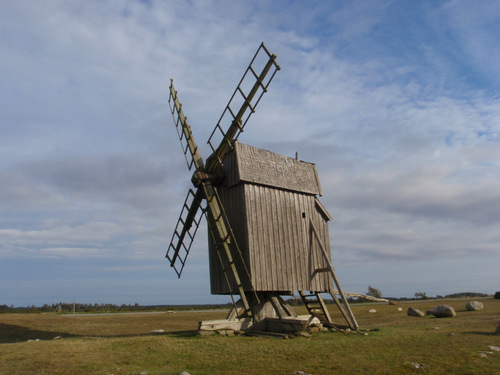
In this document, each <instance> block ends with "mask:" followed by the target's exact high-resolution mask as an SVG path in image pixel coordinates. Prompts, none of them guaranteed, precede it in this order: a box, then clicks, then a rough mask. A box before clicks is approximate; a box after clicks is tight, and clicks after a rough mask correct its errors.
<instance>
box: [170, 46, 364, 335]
mask: <svg viewBox="0 0 500 375" xmlns="http://www.w3.org/2000/svg"><path fill="white" fill-rule="evenodd" d="M279 69H280V67H279V65H278V64H277V62H276V55H274V54H271V53H270V52H269V51H268V50H267V48H266V47H265V46H264V44H263V43H262V44H261V45H260V47H259V48H258V50H257V52H256V53H255V56H254V57H253V59H252V61H251V62H250V64H249V66H248V67H247V69H246V71H245V73H244V74H243V77H242V79H241V80H240V83H239V84H238V86H237V87H236V90H235V91H234V93H233V95H232V97H231V99H230V101H229V103H228V105H227V106H226V108H225V110H224V112H223V113H222V116H221V117H220V119H219V121H218V123H217V125H216V126H215V128H214V130H213V132H212V134H211V136H210V138H209V140H208V144H209V145H210V148H211V150H212V154H211V155H210V157H209V158H208V159H206V161H204V159H203V158H202V156H201V154H200V150H199V148H198V146H197V144H196V142H195V140H194V137H193V134H192V131H191V127H190V126H189V125H188V123H187V121H186V116H185V115H184V113H183V111H182V105H181V103H180V102H179V99H178V96H177V92H176V91H175V89H174V87H173V83H171V85H170V97H169V104H170V109H171V112H172V115H173V118H174V123H175V126H176V128H177V132H178V135H179V138H180V140H181V144H182V148H183V152H184V155H185V157H186V161H187V164H188V167H189V169H190V170H192V169H193V168H194V174H193V176H192V179H191V181H192V183H193V185H194V187H195V190H192V189H190V190H189V192H188V195H187V197H186V200H185V202H184V205H183V209H182V211H181V215H180V217H179V220H178V222H177V226H176V228H175V230H174V234H173V236H172V241H171V243H170V246H169V248H168V251H167V254H166V258H167V259H168V260H169V261H170V265H171V266H172V267H173V268H174V269H175V271H176V273H177V275H178V277H180V276H181V273H182V270H183V268H184V265H185V262H186V258H187V256H188V254H189V251H190V249H191V245H192V243H193V239H194V237H195V235H196V232H197V230H198V227H199V225H200V221H201V219H202V217H203V216H206V218H207V223H208V225H207V227H208V233H209V236H208V237H209V246H208V248H209V262H210V280H211V292H212V294H225V295H231V298H232V300H233V305H234V308H233V309H232V311H231V313H230V314H229V316H228V321H231V322H234V324H236V325H238V324H239V328H241V329H246V328H249V327H252V326H253V327H254V328H255V327H259V329H265V328H266V327H268V325H269V324H270V322H274V323H278V324H279V323H284V322H285V323H286V322H294V319H295V320H296V314H295V312H294V311H293V309H292V308H291V307H290V306H289V305H288V304H287V302H286V301H285V299H283V298H282V297H281V296H287V295H288V296H290V295H293V293H294V292H295V291H297V292H298V293H299V295H300V296H301V298H302V299H303V301H304V304H305V305H306V307H307V309H308V310H309V312H310V313H311V314H313V315H316V316H318V317H319V318H320V319H321V320H322V321H323V322H324V323H325V324H332V320H331V317H330V314H329V312H328V309H327V308H326V306H325V303H324V300H323V298H322V296H321V293H329V294H330V295H331V296H332V297H333V299H334V301H335V302H336V304H337V306H338V307H339V309H340V311H341V312H342V314H343V316H344V318H345V320H346V322H347V323H348V325H349V326H350V327H351V328H352V329H357V328H358V326H357V323H356V320H355V318H354V316H353V314H352V311H351V309H350V307H349V304H348V302H347V299H346V298H345V295H344V294H343V292H342V289H341V287H340V284H339V282H338V280H337V278H336V276H335V272H334V269H333V267H332V264H331V259H330V246H329V244H330V239H329V235H328V221H329V220H330V219H331V217H330V215H329V214H328V212H327V211H326V210H325V208H324V207H323V205H322V204H321V203H320V201H319V200H318V198H317V196H318V195H321V187H320V183H319V179H318V175H317V171H316V166H315V165H314V164H311V163H306V162H303V161H300V160H297V159H296V158H289V157H285V156H282V155H278V154H275V153H272V152H270V151H266V150H262V149H258V148H255V147H252V146H248V145H244V144H241V143H239V142H237V139H238V136H239V135H240V134H241V132H242V131H243V128H244V127H245V125H246V124H247V122H248V119H249V118H250V116H251V115H252V113H253V112H254V111H255V108H256V107H257V104H258V103H259V102H260V100H261V98H262V96H263V95H264V93H265V92H267V88H268V86H269V84H270V82H271V81H272V79H273V77H274V76H275V74H276V72H277V71H278V70H279ZM238 297H239V300H236V299H237V298H238ZM339 297H340V299H341V300H342V303H341V301H340V300H339ZM285 326H286V325H285ZM281 327H283V325H281Z"/></svg>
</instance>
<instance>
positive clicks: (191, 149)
mask: <svg viewBox="0 0 500 375" xmlns="http://www.w3.org/2000/svg"><path fill="white" fill-rule="evenodd" d="M168 104H169V106H170V112H171V113H172V117H173V119H174V124H175V128H176V129H177V135H178V136H179V139H180V141H181V146H182V152H184V157H185V158H186V162H187V165H188V168H189V170H191V168H192V167H193V165H194V166H195V168H196V169H200V168H203V167H204V163H203V159H202V157H201V154H200V151H199V149H198V145H197V144H196V142H195V140H194V137H193V133H192V132H191V127H190V126H189V124H188V123H187V117H186V116H184V113H183V112H182V104H181V102H179V99H178V97H177V91H175V89H174V80H173V79H171V80H170V95H169V97H168Z"/></svg>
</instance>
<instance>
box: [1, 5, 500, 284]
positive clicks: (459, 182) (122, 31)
mask: <svg viewBox="0 0 500 375" xmlns="http://www.w3.org/2000/svg"><path fill="white" fill-rule="evenodd" d="M497 13H498V5H496V4H495V3H494V2H487V3H485V5H484V6H478V5H476V4H472V3H471V4H465V3H462V2H455V1H449V2H446V3H444V4H440V5H438V6H436V5H434V4H432V3H427V2H424V3H414V4H411V5H410V4H406V3H405V4H401V3H397V2H384V3H383V4H380V3H377V4H376V5H375V4H374V3H372V2H370V1H366V2H357V3H356V4H351V3H348V2H346V3H332V2H317V3H315V4H305V3H303V2H296V1H292V2H288V3H286V4H285V5H283V4H277V3H269V2H265V1H257V2H252V3H242V2H233V1H223V2H206V1H203V2H202V1H190V2H179V3H176V2H174V3H171V4H170V3H169V4H166V3H162V2H140V1H130V2H127V3H126V4H122V3H119V2H104V3H103V2H99V1H86V2H78V3H68V2H64V1H56V0H54V1H44V2H36V1H34V2H30V1H18V2H4V3H2V4H0V14H2V17H1V21H0V54H1V55H2V57H3V58H2V59H1V61H0V95H1V97H2V100H1V101H0V131H1V132H2V137H1V138H0V210H2V211H1V214H2V215H1V219H0V239H1V242H2V244H1V245H0V254H2V255H1V256H2V257H3V259H17V258H16V257H21V258H24V259H26V257H27V256H32V255H33V254H36V256H37V257H45V258H47V257H48V259H51V260H54V259H55V260H57V259H75V258H77V259H78V260H82V259H88V260H96V264H97V265H93V266H89V267H97V266H98V264H101V263H99V262H103V261H107V260H109V259H115V258H114V257H116V258H120V259H121V260H123V262H124V263H119V264H118V265H117V266H116V267H118V268H117V270H118V269H120V268H123V269H130V268H134V265H135V264H137V263H134V262H139V261H140V260H144V261H147V262H151V263H147V264H142V265H141V267H146V268H148V267H151V265H152V264H153V262H156V261H158V262H163V259H162V257H163V255H164V252H165V250H166V247H167V245H168V242H169V241H170V236H171V233H170V231H171V230H172V229H173V227H174V225H175V223H176V220H177V215H178V214H179V211H180V208H181V204H182V201H183V199H184V196H185V194H186V190H187V189H188V188H189V187H190V182H189V179H190V177H191V176H190V174H189V172H188V171H187V169H186V168H185V165H184V161H183V157H182V153H181V150H180V147H179V144H178V143H179V142H178V139H177V135H176V133H175V130H174V127H173V124H172V120H171V116H170V114H169V113H168V109H167V108H168V104H167V99H168V85H169V82H170V81H169V79H170V78H171V77H172V78H174V79H175V81H174V82H175V87H176V89H177V90H178V91H179V96H180V100H181V102H182V103H183V105H184V107H183V108H184V111H185V114H186V115H187V116H188V121H189V122H190V124H191V125H192V128H193V132H194V135H195V138H196V140H197V141H198V143H199V146H200V148H201V149H202V154H203V155H204V156H205V157H207V156H208V151H207V150H208V148H207V146H206V144H205V141H206V139H207V138H208V135H209V134H210V132H211V131H212V129H213V126H214V125H215V122H216V121H217V119H218V118H219V116H220V114H221V111H222V110H223V108H224V106H225V105H226V103H227V101H228V99H229V97H230V95H231V93H232V91H233V90H234V87H235V86H236V84H237V82H238V80H239V78H240V77H241V74H242V73H243V71H244V68H245V67H246V66H247V64H248V62H249V59H250V58H251V57H252V56H253V53H254V51H255V49H256V48H257V47H258V45H259V44H260V42H261V41H265V42H266V45H267V46H268V47H269V48H270V50H271V51H272V52H276V53H277V54H278V63H279V64H280V65H281V67H282V70H281V71H280V72H278V74H277V76H276V78H275V81H274V82H273V83H272V84H271V87H270V91H269V93H267V94H266V95H265V97H264V98H263V100H262V103H261V104H259V108H258V109H257V112H256V113H255V114H254V115H253V117H252V118H251V120H250V122H249V124H248V126H247V127H246V128H245V132H244V133H243V134H242V136H241V138H240V141H241V142H243V143H249V144H252V145H254V146H257V147H265V148H267V149H270V150H272V151H275V152H280V153H283V154H286V155H289V156H293V155H294V154H295V151H298V152H299V156H300V158H301V159H303V160H306V161H311V162H314V163H316V164H317V165H318V169H319V172H320V179H321V182H322V185H323V190H324V197H322V201H323V202H324V203H325V205H326V206H327V209H329V210H330V211H333V212H332V214H333V216H334V217H335V220H334V223H333V227H332V231H333V233H334V235H333V240H332V245H333V251H334V254H337V255H339V257H338V259H339V261H340V262H341V264H347V266H348V267H361V268H362V267H364V266H365V264H366V263H365V262H370V264H375V263H377V262H376V261H377V259H379V260H383V261H384V262H393V261H395V262H404V261H405V260H407V261H408V262H410V261H415V260H421V259H422V258H433V259H438V258H439V259H446V258H447V257H455V258H456V257H458V258H461V259H467V258H472V257H477V256H481V257H490V256H494V254H497V253H498V251H499V249H498V248H497V245H496V244H497V243H498V235H497V234H496V231H495V228H496V227H497V226H498V223H499V221H500V218H499V216H498V212H500V207H499V206H498V205H499V203H498V202H500V199H499V198H500V197H499V193H498V191H500V189H499V187H500V186H499V185H500V180H499V173H498V172H499V167H500V166H499V161H498V160H499V159H500V158H499V157H500V155H499V153H500V151H499V149H500V148H499V147H498V142H499V140H500V136H499V134H500V126H499V124H500V121H499V120H500V110H499V108H500V105H499V104H500V103H499V100H498V97H497V95H496V92H498V88H497V87H498V76H499V75H498V74H497V70H498V68H497V67H498V66H500V65H499V64H495V62H496V61H497V60H498V46H497V45H498V43H496V38H497V37H496V33H495V32H494V31H496V26H497V23H498V20H497V18H496V17H495V15H496V14H497ZM198 235H199V238H198V239H197V241H199V242H198V243H197V244H196V246H195V249H196V250H194V252H193V254H191V255H190V261H189V262H190V263H189V265H191V266H192V268H191V269H192V270H193V271H192V272H193V274H192V275H193V276H192V277H193V278H196V276H194V273H198V272H200V270H202V269H205V270H206V269H207V264H206V233H205V231H204V230H200V232H199V234H198ZM436 248H438V249H439V251H437V250H436ZM130 259H132V261H130V262H131V263H129V261H128V260H130ZM98 261H99V262H98ZM191 262H192V263H191ZM342 262H344V263H342ZM379 263H380V262H379ZM154 264H155V265H156V263H154ZM164 264H165V273H168V272H169V271H170V269H169V267H168V264H166V262H165V263H164ZM107 267H108V269H109V267H111V268H112V266H109V265H107ZM92 269H93V270H96V268H92ZM152 269H156V268H154V267H153V268H152ZM95 272H98V271H95ZM151 272H152V274H153V273H154V272H160V271H159V270H157V271H151ZM205 276H206V275H205ZM151 277H153V275H152V276H151ZM154 277H155V278H157V279H158V278H161V277H160V276H154ZM188 277H190V276H188ZM190 282H191V281H190ZM192 282H193V283H194V282H195V281H192ZM368 283H370V281H366V284H368ZM118 284H119V283H118ZM361 291H363V290H361Z"/></svg>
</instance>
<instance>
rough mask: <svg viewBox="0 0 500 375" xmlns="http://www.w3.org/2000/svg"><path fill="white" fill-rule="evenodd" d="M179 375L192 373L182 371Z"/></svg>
mask: <svg viewBox="0 0 500 375" xmlns="http://www.w3.org/2000/svg"><path fill="white" fill-rule="evenodd" d="M177 375H191V374H190V373H189V372H186V371H181V372H179V373H178V374H177Z"/></svg>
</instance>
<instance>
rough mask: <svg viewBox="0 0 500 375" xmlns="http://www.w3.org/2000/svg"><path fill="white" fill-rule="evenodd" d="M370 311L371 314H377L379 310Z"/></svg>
mask: <svg viewBox="0 0 500 375" xmlns="http://www.w3.org/2000/svg"><path fill="white" fill-rule="evenodd" d="M368 312H369V313H371V314H375V313H376V312H377V310H375V309H370V311H368Z"/></svg>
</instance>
